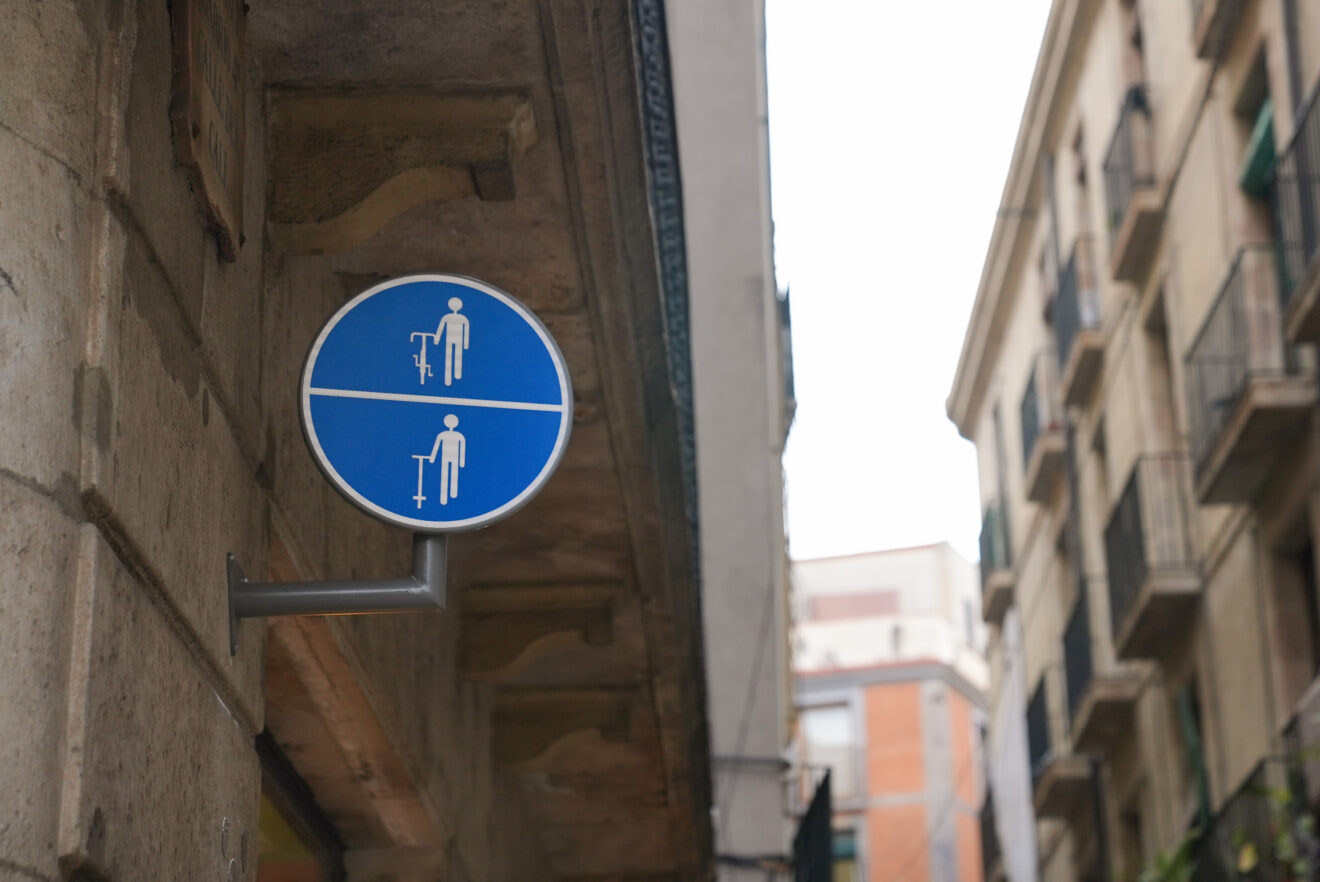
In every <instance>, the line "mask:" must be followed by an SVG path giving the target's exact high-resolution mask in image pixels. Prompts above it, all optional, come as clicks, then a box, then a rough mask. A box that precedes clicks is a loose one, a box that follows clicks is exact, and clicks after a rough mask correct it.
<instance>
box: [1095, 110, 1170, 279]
mask: <svg viewBox="0 0 1320 882" xmlns="http://www.w3.org/2000/svg"><path fill="white" fill-rule="evenodd" d="M1154 155H1155V154H1154V150H1153V149H1152V145H1151V124H1150V102H1149V100H1148V99H1147V97H1146V87H1145V85H1137V86H1133V87H1131V88H1130V89H1128V92H1127V95H1126V96H1125V97H1124V99H1123V106H1122V108H1121V109H1120V110H1119V113H1118V125H1117V127H1115V129H1114V137H1113V140H1111V141H1110V142H1109V151H1108V153H1106V154H1105V165H1104V173H1105V198H1106V204H1107V205H1108V206H1109V236H1110V239H1109V254H1110V258H1109V261H1110V263H1109V271H1110V274H1111V275H1113V277H1114V278H1115V279H1118V280H1119V281H1121V282H1135V281H1137V280H1138V279H1139V278H1140V276H1141V273H1142V272H1143V271H1144V270H1145V268H1146V265H1147V264H1148V263H1149V262H1150V258H1151V256H1152V255H1153V254H1154V252H1155V246H1156V243H1157V240H1158V238H1159V233H1160V227H1161V226H1162V225H1163V224H1164V205H1163V202H1162V201H1161V199H1160V194H1159V188H1158V187H1157V186H1156V183H1155V159H1154Z"/></svg>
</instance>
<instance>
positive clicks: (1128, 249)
mask: <svg viewBox="0 0 1320 882" xmlns="http://www.w3.org/2000/svg"><path fill="white" fill-rule="evenodd" d="M1163 226H1164V201H1163V200H1162V199H1161V198H1160V194H1159V191H1157V190H1156V189H1155V188H1154V187H1147V188H1143V189H1138V190H1134V191H1133V192H1132V195H1131V197H1130V198H1129V200H1128V207H1127V213H1126V214H1125V215H1124V217H1123V222H1122V224H1121V225H1120V226H1119V228H1118V232H1117V233H1115V235H1114V246H1113V256H1112V257H1111V258H1110V266H1109V269H1110V272H1111V273H1112V274H1113V276H1114V278H1115V279H1118V280H1119V281H1120V282H1137V281H1140V280H1141V275H1142V273H1143V272H1144V271H1145V269H1146V267H1147V266H1149V265H1150V259H1151V258H1152V257H1153V256H1154V254H1155V249H1156V247H1157V246H1158V244H1159V238H1160V230H1161V229H1162V228H1163Z"/></svg>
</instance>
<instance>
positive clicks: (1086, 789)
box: [1033, 754, 1091, 818]
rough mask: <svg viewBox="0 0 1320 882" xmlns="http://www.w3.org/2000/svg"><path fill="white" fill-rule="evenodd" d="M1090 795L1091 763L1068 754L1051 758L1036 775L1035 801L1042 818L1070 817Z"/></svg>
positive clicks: (1037, 813) (1083, 804)
mask: <svg viewBox="0 0 1320 882" xmlns="http://www.w3.org/2000/svg"><path fill="white" fill-rule="evenodd" d="M1090 796H1091V764H1090V761H1089V760H1087V758H1086V757H1084V756H1079V755H1078V754H1068V755H1067V756H1055V757H1053V758H1052V759H1050V760H1049V761H1048V762H1047V763H1046V764H1045V767H1044V768H1043V769H1042V770H1041V772H1040V774H1039V776H1037V778H1036V788H1035V793H1034V797H1033V799H1034V803H1035V807H1036V816H1037V817H1039V818H1068V817H1071V816H1072V815H1074V814H1076V813H1077V811H1078V810H1079V809H1080V808H1082V807H1083V806H1085V805H1086V804H1087V800H1088V799H1089V798H1090Z"/></svg>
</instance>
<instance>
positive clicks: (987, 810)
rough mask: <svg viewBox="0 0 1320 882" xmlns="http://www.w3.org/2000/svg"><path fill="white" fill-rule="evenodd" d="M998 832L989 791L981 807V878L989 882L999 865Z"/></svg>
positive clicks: (991, 795)
mask: <svg viewBox="0 0 1320 882" xmlns="http://www.w3.org/2000/svg"><path fill="white" fill-rule="evenodd" d="M999 860H1000V850H999V830H998V828H997V826H996V824H995V798H994V794H992V793H991V792H990V791H989V790H986V792H985V802H984V803H983V804H982V805H981V878H982V879H985V880H987V882H989V880H990V879H992V878H993V877H994V875H995V868H996V867H997V866H998V865H999Z"/></svg>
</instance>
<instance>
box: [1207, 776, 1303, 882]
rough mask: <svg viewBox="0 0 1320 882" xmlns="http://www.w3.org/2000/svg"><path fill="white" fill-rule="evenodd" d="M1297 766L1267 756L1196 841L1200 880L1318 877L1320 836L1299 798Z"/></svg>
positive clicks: (1275, 881)
mask: <svg viewBox="0 0 1320 882" xmlns="http://www.w3.org/2000/svg"><path fill="white" fill-rule="evenodd" d="M1297 775H1298V770H1297V767H1296V766H1295V764H1293V763H1292V762H1291V761H1289V760H1287V759H1283V758H1278V759H1275V758H1267V759H1264V760H1262V761H1261V762H1260V763H1259V764H1258V765H1257V766H1256V768H1255V770H1254V771H1253V772H1252V773H1251V776H1250V777H1249V778H1247V780H1246V782H1245V783H1244V784H1243V785H1242V786H1241V787H1240V788H1239V789H1238V791H1237V792H1236V793H1235V794H1233V796H1232V797H1230V798H1229V800H1228V801H1227V802H1225V803H1224V805H1223V806H1222V807H1221V808H1220V809H1219V811H1218V812H1216V813H1215V815H1214V817H1213V818H1211V819H1210V822H1209V824H1207V825H1206V827H1205V829H1204V830H1203V831H1202V834H1201V838H1200V840H1199V841H1198V842H1197V845H1196V850H1195V855H1196V876H1195V878H1196V880H1197V882H1237V880H1239V879H1258V880H1267V882H1284V880H1289V879H1300V878H1314V876H1313V875H1311V873H1314V868H1313V867H1311V868H1309V870H1304V869H1302V867H1301V866H1300V865H1299V862H1301V861H1308V862H1309V860H1311V859H1312V856H1311V855H1310V854H1308V852H1309V851H1311V850H1312V849H1313V848H1314V847H1315V834H1314V833H1313V832H1310V831H1311V829H1312V827H1311V824H1310V822H1309V821H1306V820H1304V819H1305V818H1306V816H1307V811H1308V810H1307V809H1306V807H1305V805H1304V804H1303V800H1302V799H1301V798H1300V794H1301V792H1302V791H1301V790H1300V789H1299V787H1300V782H1299V780H1298V778H1297Z"/></svg>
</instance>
